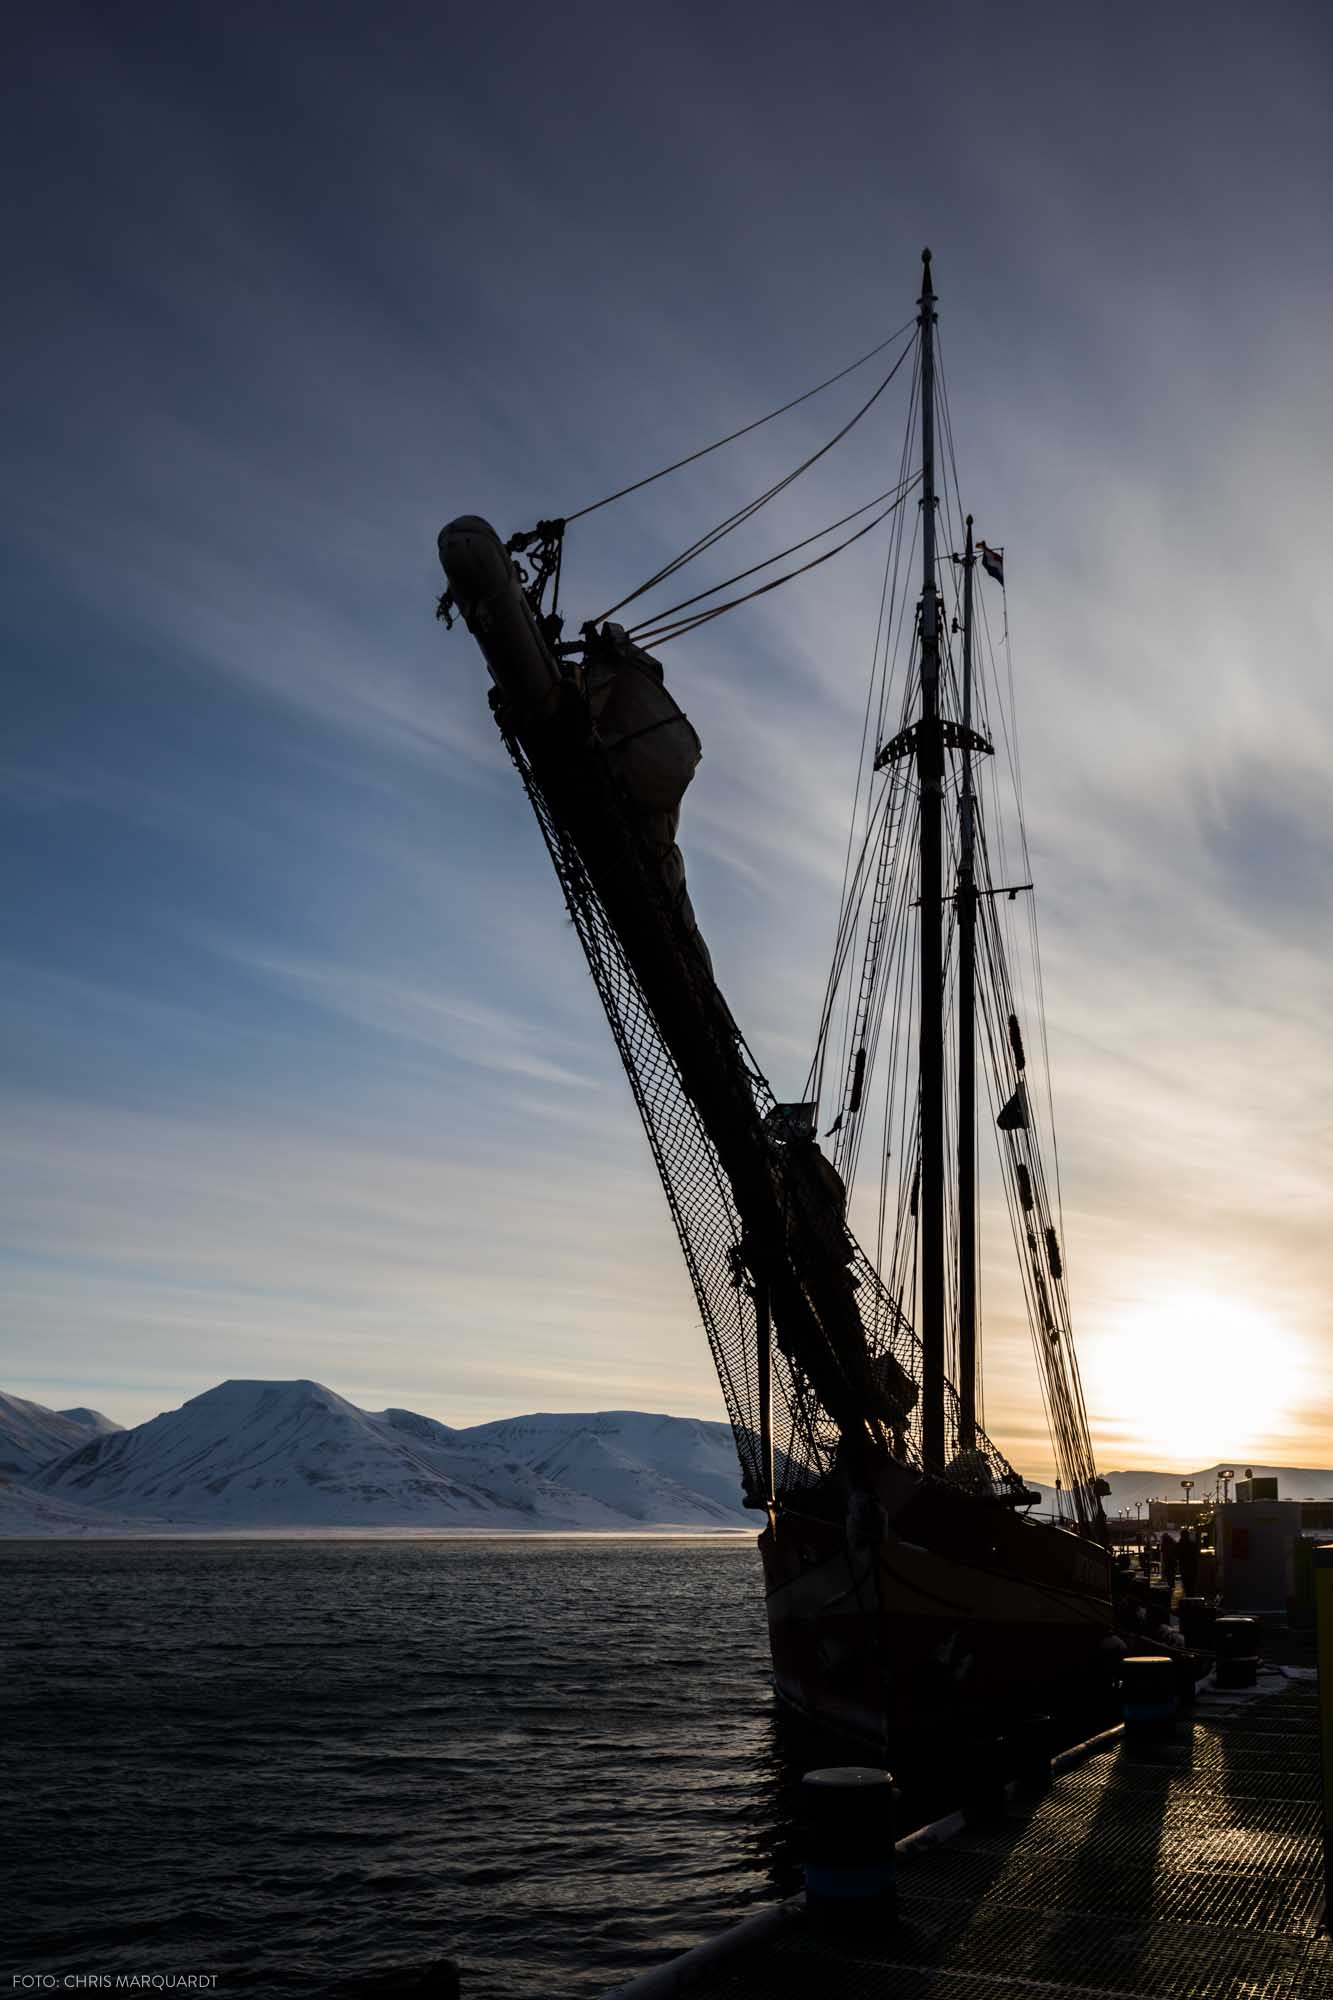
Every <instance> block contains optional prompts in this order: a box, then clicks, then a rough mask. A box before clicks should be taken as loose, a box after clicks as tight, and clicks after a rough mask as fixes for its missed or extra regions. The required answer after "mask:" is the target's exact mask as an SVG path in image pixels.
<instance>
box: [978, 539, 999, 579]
mask: <svg viewBox="0 0 1333 2000" xmlns="http://www.w3.org/2000/svg"><path fill="white" fill-rule="evenodd" d="M977 547H978V548H979V549H980V550H981V567H982V568H983V569H984V570H985V572H986V574H987V576H993V577H994V578H995V581H996V582H997V583H998V584H999V586H1000V588H1001V589H1003V588H1004V550H1003V549H988V548H987V547H986V544H985V543H984V542H978V543H977Z"/></svg>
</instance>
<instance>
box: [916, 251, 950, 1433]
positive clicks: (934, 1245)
mask: <svg viewBox="0 0 1333 2000" xmlns="http://www.w3.org/2000/svg"><path fill="white" fill-rule="evenodd" d="M921 266H922V270H921V297H920V299H919V300H918V304H919V306H920V309H921V310H920V314H919V317H918V320H917V324H918V325H919V327H920V329H921V569H922V581H921V717H920V721H919V722H918V724H917V742H916V754H917V779H918V785H919V795H920V815H921V818H920V829H921V841H920V852H921V992H920V1009H919V1020H920V1045H919V1046H920V1088H921V1102H920V1118H921V1347H922V1360H921V1455H922V1458H923V1459H924V1461H925V1463H926V1465H927V1466H929V1467H933V1468H934V1469H935V1470H937V1471H938V1470H942V1469H943V1466H944V1463H945V1436H944V1347H945V1307H944V1233H945V1232H944V966H943V879H942V869H941V846H942V834H943V825H942V822H943V812H944V731H943V729H942V727H941V724H940V627H939V615H940V607H939V590H938V586H937V583H936V578H935V509H936V504H937V503H936V499H935V293H934V290H933V289H932V286H931V281H930V252H929V250H925V251H923V252H922V256H921Z"/></svg>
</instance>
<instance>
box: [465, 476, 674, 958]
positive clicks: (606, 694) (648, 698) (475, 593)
mask: <svg viewBox="0 0 1333 2000" xmlns="http://www.w3.org/2000/svg"><path fill="white" fill-rule="evenodd" d="M440 561H441V563H442V564H443V567H444V572H445V575H446V576H447V577H448V579H449V588H450V591H451V593H452V595H453V598H454V601H455V602H456V604H457V605H458V608H459V610H460V611H461V612H462V614H463V617H464V619H465V620H466V622H467V625H468V629H469V630H470V631H471V632H472V633H473V634H474V636H475V637H476V638H477V640H478V641H479V642H480V644H481V649H482V652H483V653H484V654H485V656H486V664H487V666H488V667H489V668H490V670H491V677H492V679H493V680H494V682H495V684H496V686H497V688H498V689H499V690H500V693H501V694H502V695H503V697H504V699H505V702H506V705H507V706H508V708H509V711H510V714H511V716H512V718H513V722H514V725H515V727H516V729H517V731H518V733H519V735H520V736H521V737H524V738H526V736H527V734H528V732H529V731H530V730H531V729H532V728H533V727H534V726H535V727H537V728H540V726H541V725H542V724H544V723H546V722H549V721H550V720H551V719H552V718H553V717H554V715H555V712H556V708H557V705H558V703H559V700H560V690H561V686H562V684H565V683H566V676H565V675H564V674H562V672H561V668H560V664H559V662H558V660H557V659H556V657H555V654H554V653H553V652H552V650H551V647H550V645H549V644H548V642H547V639H546V636H545V634H544V633H543V632H542V630H541V628H540V626H539V625H538V623H537V619H536V617H535V616H534V614H533V611H532V607H531V605H530V604H529V603H528V599H527V597H526V595H525V593H524V590H523V585H522V583H521V582H520V580H519V577H518V573H517V571H516V570H515V568H514V564H513V561H512V559H511V557H510V556H509V553H508V551H507V550H506V549H505V547H504V545H503V544H502V543H501V541H500V538H499V536H498V535H497V534H496V532H495V530H494V528H492V527H491V525H490V523H489V522H487V521H483V520H482V519H480V517H479V516H478V515H475V514H464V515H462V516H460V518H459V519H458V520H456V521H451V522H450V523H449V525H448V527H447V528H445V529H443V530H442V531H441V534H440ZM573 678H574V680H575V682H576V683H579V684H581V686H582V691H583V693H584V694H585V696H586V697H587V702H588V709H589V713H590V714H591V717H592V720H593V723H594V724H595V726H596V730H597V737H598V741H599V742H600V744H601V747H602V749H603V750H604V751H605V753H606V757H607V762H608V764H609V765H610V767H611V769H612V771H613V772H614V773H615V776H616V780H617V782H618V784H619V786H620V790H621V794H622V797H623V800H624V803H625V805H626V807H627V808H628V810H629V814H630V817H631V819H632V821H633V824H634V827H635V830H636V831H637V832H638V834H639V835H640V837H641V839H642V841H643V843H644V846H645V847H646V848H647V850H648V853H649V855H650V856H651V858H652V862H653V865H654V867H655V869H656V872H657V874H658V875H659V876H660V878H661V881H662V883H663V886H664V887H665V889H666V891H667V895H668V897H669V899H670V902H671V906H672V908H673V910H674V911H675V913H676V914H677V916H678V917H679V920H680V923H681V927H682V929H683V930H684V931H685V933H686V934H687V936H688V937H689V939H690V941H691V942H692V943H693V945H694V947H695V949H696V950H697V951H698V953H699V955H700V957H701V959H702V960H703V964H704V969H705V970H706V972H707V973H708V976H709V978H710V979H711V978H712V976H713V965H712V960H711V958H710V957H709V954H708V947H707V946H706V945H705V943H704V941H703V937H702V936H701V934H700V931H699V926H698V923H697V921H696V919H695V915H694V907H693V905H692V904H691V902H690V898H689V892H688V890H687V889H686V886H685V861H684V857H683V856H682V854H681V851H680V848H679V847H678V846H677V844H676V830H677V828H678V826H679V824H680V802H681V800H682V799H683V798H684V796H685V791H686V787H687V786H688V785H689V782H690V780H691V778H692V777H693V776H694V773H695V771H696V770H697V769H698V766H699V758H700V755H701V754H702V745H701V744H700V742H699V738H698V735H697V733H696V731H695V729H694V726H693V724H692V723H691V722H690V720H689V718H688V717H687V716H686V715H685V713H684V711H683V709H681V707H680V706H679V704H678V703H677V702H676V701H675V700H674V699H673V697H672V695H671V693H670V691H669V689H668V688H667V685H666V681H665V677H664V675H663V673H662V667H661V663H660V661H658V660H655V659H653V657H652V655H651V654H649V653H645V652H644V651H643V649H642V648H641V647H639V646H636V645H635V644H634V642H633V640H632V639H631V638H630V637H629V635H628V633H626V632H625V631H624V629H623V628H622V627H621V626H619V625H603V626H602V628H601V630H600V631H595V630H590V631H589V632H588V635H587V642H586V645H585V647H584V659H583V666H582V669H581V672H579V673H577V674H575V675H574V676H573Z"/></svg>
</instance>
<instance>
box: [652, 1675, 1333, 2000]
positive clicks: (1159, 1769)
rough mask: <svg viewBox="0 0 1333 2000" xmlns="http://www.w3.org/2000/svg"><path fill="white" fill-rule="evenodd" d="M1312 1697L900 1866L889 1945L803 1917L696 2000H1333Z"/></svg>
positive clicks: (1253, 1700) (695, 1984) (1252, 1702)
mask: <svg viewBox="0 0 1333 2000" xmlns="http://www.w3.org/2000/svg"><path fill="white" fill-rule="evenodd" d="M1319 1800H1320V1779H1319V1755H1318V1737H1317V1730H1316V1697H1315V1685H1314V1683H1313V1681H1311V1680H1302V1681H1295V1682H1292V1681H1288V1682H1287V1683H1286V1684H1285V1685H1284V1686H1283V1687H1282V1688H1281V1691H1279V1692H1275V1693H1273V1694H1264V1695H1260V1696H1258V1697H1253V1696H1251V1697H1249V1698H1247V1699H1244V1700H1237V1701H1236V1702H1235V1704H1234V1705H1233V1706H1232V1707H1230V1708H1228V1707H1227V1706H1226V1705H1225V1703H1224V1702H1222V1701H1220V1700H1214V1701H1213V1702H1211V1703H1209V1704H1208V1709H1207V1719H1206V1720H1202V1721H1196V1722H1195V1723H1194V1724H1193V1726H1191V1725H1190V1724H1189V1723H1188V1722H1185V1723H1182V1724H1181V1727H1180V1733H1179V1735H1178V1736H1177V1737H1176V1738H1174V1739H1172V1740H1170V1741H1166V1742H1155V1743H1150V1744H1143V1745H1139V1744H1135V1743H1132V1742H1128V1741H1124V1740H1122V1741H1120V1742H1118V1743H1117V1744H1116V1745H1115V1746H1114V1747H1113V1748H1112V1749H1110V1750H1107V1751H1104V1752H1103V1753H1102V1754H1101V1755H1099V1756H1095V1757H1093V1758H1091V1759H1090V1760H1089V1762H1088V1763H1086V1764H1084V1765H1083V1766H1082V1767H1081V1768H1079V1769H1077V1770H1075V1771H1072V1772H1070V1773H1068V1774H1067V1775H1066V1776H1064V1777H1062V1778H1059V1779H1057V1780H1056V1782H1055V1784H1054V1786H1053V1787H1052V1789H1051V1791H1050V1792H1049V1793H1048V1794H1047V1795H1046V1796H1045V1797H1043V1798H1041V1799H1039V1800H1037V1801H1035V1802H1034V1803H1032V1804H1031V1805H1029V1806H1027V1807H1014V1808H1012V1809H1011V1810H1010V1811H1009V1812H1008V1814H1007V1815H1006V1817H1005V1818H1003V1819H1001V1820H998V1821H996V1822H995V1823H993V1824H990V1825H980V1824H976V1825H970V1826H968V1827H967V1828H966V1830H965V1831H963V1832H962V1833H960V1834H959V1835H957V1836H956V1837H955V1838H954V1839H953V1840H951V1841H949V1842H948V1843H947V1844H945V1845H943V1846H939V1847H934V1848H925V1849H921V1850H918V1851H917V1852H916V1853H915V1854H913V1855H910V1856H908V1857H905V1858H903V1859H900V1862H899V1868H898V1910H899V1921H898V1924H897V1927H896V1928H894V1929H892V1930H890V1931H887V1932H885V1933H884V1935H883V1937H882V1938H881V1939H876V1940H874V1941H870V1942H867V1941H862V1940H858V1941H856V1942H855V1943H847V1942H844V1941H842V1940H838V1941H836V1942H835V1941H832V1940H830V1939H829V1938H828V1937H827V1936H825V1935H823V1934H821V1933H820V1932H819V1931H818V1930H816V1929H815V1928H813V1927H812V1926H811V1925H810V1924H808V1923H807V1921H806V1919H805V1916H804V1913H803V1912H802V1911H800V1910H799V1909H798V1908H796V1907H795V1906H789V1907H791V1908H792V1910H793V1914H792V1915H791V1916H790V1918H789V1919H788V1920H787V1921H785V1922H784V1923H781V1924H779V1925H776V1926H774V1927H773V1928H772V1929H771V1930H769V1931H768V1932H767V1933H766V1934H764V1935H762V1936H758V1937H755V1938H753V1939H752V1940H745V1939H742V1938H740V1937H738V1939H737V1946H736V1949H735V1950H734V1951H731V1952H726V1951H723V1952H721V1953H719V1954H717V1955H715V1956H712V1957H711V1959H710V1960H709V1961H708V1962H704V1963H700V1964H699V1965H698V1966H697V1968H694V1967H691V1966H690V1965H689V1962H688V1960H687V1961H683V1962H681V1963H680V1966H679V1971H678V1979H679V1983H678V1984H676V1985H675V1986H674V1989H673V1990H675V1991H677V1992H679V1993H681V1994H682V1995H686V1994H687V1995H690V1996H696V1997H697V2000H761V1997H762V2000H863V1996H864V2000H881V1997H882V2000H1010V1996H1012V2000H1043V1996H1045V2000H1064V1997H1065V1996H1071V2000H1072V1996H1081V1997H1082V2000H1333V1941H1330V1939H1329V1938H1328V1937H1327V1936H1326V1935H1325V1934H1324V1933H1323V1931H1322V1928H1321V1926H1322V1918H1323V1907H1322V1905H1323V1885H1322V1861H1321V1850H1320V1831H1319V1828H1320V1804H1319Z"/></svg>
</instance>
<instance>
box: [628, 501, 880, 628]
mask: <svg viewBox="0 0 1333 2000" xmlns="http://www.w3.org/2000/svg"><path fill="white" fill-rule="evenodd" d="M913 484H915V481H914V482H913ZM910 491H911V488H910V487H909V488H908V492H910ZM882 497H883V496H882V495H881V498H882ZM906 498H907V494H906V493H900V494H899V495H898V498H897V499H896V500H894V501H891V502H890V504H889V505H888V506H887V507H886V508H885V509H884V511H883V513H882V514H876V515H875V517H874V519H873V520H870V521H867V522H866V524H865V526H864V527H862V528H858V529H857V531H856V533H855V534H854V535H848V536H847V538H846V540H845V541H841V542H838V543H836V544H835V545H834V547H833V548H831V549H825V551H824V553H823V555H820V556H812V557H811V558H810V560H809V562H807V563H801V564H799V565H798V567H797V568H796V569H789V570H788V571H787V573H786V575H785V576H775V577H772V578H771V579H770V580H769V582H767V583H761V584H760V585H759V587H758V588H757V589H756V590H747V591H745V592H743V593H742V595H741V596H740V597H730V598H728V599H727V601H726V602H725V603H724V604H715V605H713V606H712V607H711V609H710V610H708V611H699V612H696V613H695V615H694V617H693V618H682V619H679V620H678V621H677V622H676V623H675V624H674V625H672V624H662V625H657V624H644V625H636V626H635V627H634V631H633V637H634V638H635V639H638V640H641V641H643V642H645V643H648V644H651V645H654V646H665V645H666V644H667V643H668V642H669V641H670V640H672V639H679V638H681V637H682V635H683V634H684V633H686V632H693V631H695V630H696V629H697V628H698V627H699V626H700V625H707V624H708V622H709V620H710V619H712V618H720V617H721V616H722V614H723V613H724V612H725V611H734V610H735V609H736V607H737V605H739V604H749V603H750V602H751V600H752V599H753V598H756V597H766V596H767V595H768V592H769V591H770V590H780V589H781V588H782V586H783V584H784V583H791V582H793V581H794V580H795V578H796V577H798V576H805V575H806V574H807V573H808V572H809V571H810V570H812V569H818V568H819V566H820V564H821V563H826V562H831V561H832V560H833V558H834V556H840V555H841V554H842V552H843V550H844V549H849V548H850V547H851V546H852V543H853V542H859V541H860V540H861V538H862V536H863V535H869V534H871V533H873V531H874V530H875V529H876V528H877V527H878V526H879V524H880V522H881V521H887V520H888V518H889V515H890V514H892V513H893V512H894V511H895V509H896V508H898V507H901V506H902V504H903V501H904V500H905V499H906ZM874 504H875V503H874V501H873V500H871V501H868V502H867V505H869V506H871V507H873V506H874ZM864 512H865V508H864V507H858V508H857V509H856V514H863V513H864ZM856 514H847V515H844V517H843V518H844V519H845V520H849V521H851V520H855V518H856ZM833 525H834V526H835V527H836V526H838V525H840V524H839V523H837V522H835V523H834V524H833ZM821 532H822V533H823V534H826V535H827V534H831V533H832V529H831V528H825V529H823V530H822V531H821ZM818 540H819V536H818V535H810V536H808V537H807V538H806V540H805V541H804V542H796V543H794V544H793V548H798V549H800V548H806V547H808V545H809V543H810V542H817V541H818ZM791 553H792V550H791V549H783V550H782V551H781V553H780V554H778V555H775V556H769V557H768V559H767V561H765V562H761V563H756V564H755V565H754V568H753V569H749V570H742V571H741V576H753V575H754V572H755V570H758V569H767V568H768V564H769V563H771V562H781V560H782V557H783V556H784V555H790V554H791ZM731 581H732V582H733V583H735V582H738V581H739V578H737V577H733V578H732V579H731ZM726 587H727V586H726V584H724V583H719V584H715V585H714V586H713V589H714V590H725V589H726ZM712 594H713V592H712V591H711V590H702V591H700V592H699V597H697V598H687V599H686V600H685V602H686V603H687V604H697V603H698V602H699V598H703V597H711V596H712ZM680 608H681V607H680V606H677V609H680ZM662 615H663V617H664V618H666V617H668V616H669V614H668V613H665V612H664V613H663V614H662Z"/></svg>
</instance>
